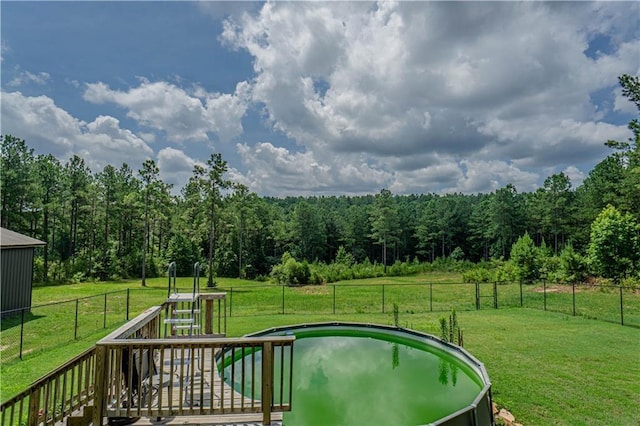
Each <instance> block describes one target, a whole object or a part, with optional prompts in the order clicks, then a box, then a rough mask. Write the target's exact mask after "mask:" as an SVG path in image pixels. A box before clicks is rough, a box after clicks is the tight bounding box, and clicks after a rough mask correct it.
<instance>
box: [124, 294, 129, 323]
mask: <svg viewBox="0 0 640 426" xmlns="http://www.w3.org/2000/svg"><path fill="white" fill-rule="evenodd" d="M125 320H126V321H129V289H127V317H126V318H125Z"/></svg>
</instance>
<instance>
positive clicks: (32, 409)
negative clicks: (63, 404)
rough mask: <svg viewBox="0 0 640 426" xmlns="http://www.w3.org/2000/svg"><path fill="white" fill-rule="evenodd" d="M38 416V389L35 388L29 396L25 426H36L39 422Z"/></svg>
mask: <svg viewBox="0 0 640 426" xmlns="http://www.w3.org/2000/svg"><path fill="white" fill-rule="evenodd" d="M39 416H40V387H35V388H33V389H32V390H31V394H30V395H29V417H28V420H27V425H29V426H36V425H37V424H38V423H40V422H39V419H38V417H39Z"/></svg>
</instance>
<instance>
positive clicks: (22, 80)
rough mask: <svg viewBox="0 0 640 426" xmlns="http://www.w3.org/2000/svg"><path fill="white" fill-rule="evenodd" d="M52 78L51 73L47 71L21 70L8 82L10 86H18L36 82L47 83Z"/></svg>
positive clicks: (39, 83)
mask: <svg viewBox="0 0 640 426" xmlns="http://www.w3.org/2000/svg"><path fill="white" fill-rule="evenodd" d="M50 80H51V75H49V73H46V72H39V73H35V74H34V73H32V72H30V71H21V72H19V73H18V75H16V76H15V77H14V78H13V79H11V81H9V82H8V83H7V86H9V87H18V86H22V85H24V84H29V83H34V84H37V85H40V86H42V85H44V84H47V82H49V81H50Z"/></svg>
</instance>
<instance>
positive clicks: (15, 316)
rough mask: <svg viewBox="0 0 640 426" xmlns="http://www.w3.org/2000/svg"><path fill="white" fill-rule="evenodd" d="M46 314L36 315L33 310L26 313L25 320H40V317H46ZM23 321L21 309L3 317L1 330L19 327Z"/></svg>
mask: <svg viewBox="0 0 640 426" xmlns="http://www.w3.org/2000/svg"><path fill="white" fill-rule="evenodd" d="M45 317H46V315H34V314H32V313H31V312H25V313H24V322H25V323H27V322H29V321H34V320H38V319H40V318H45ZM21 322H22V314H21V313H20V311H16V312H11V313H9V314H8V316H5V317H3V318H2V326H1V327H0V331H5V330H9V329H11V328H13V327H19V326H20V323H21Z"/></svg>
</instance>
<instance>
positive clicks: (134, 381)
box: [0, 304, 295, 426]
mask: <svg viewBox="0 0 640 426" xmlns="http://www.w3.org/2000/svg"><path fill="white" fill-rule="evenodd" d="M167 312H168V310H167V306H166V304H165V305H162V306H154V307H152V308H149V309H147V310H146V311H145V312H143V313H142V314H140V315H138V316H137V317H136V318H134V319H133V320H131V321H129V322H128V323H127V324H125V325H123V326H122V327H120V328H118V329H117V330H115V331H113V332H112V333H111V334H109V335H108V336H106V337H105V338H104V339H102V340H100V341H99V342H98V343H97V344H96V345H95V346H94V347H93V348H91V349H89V350H87V351H86V352H84V353H82V354H81V355H79V356H77V357H75V358H74V359H72V360H71V361H69V362H67V363H65V364H64V365H62V366H60V367H59V368H57V369H55V370H54V371H52V372H51V373H49V374H47V375H46V376H44V377H42V378H41V379H39V380H38V381H36V382H34V383H33V384H32V385H31V386H30V387H29V388H28V389H26V390H25V391H23V392H21V393H20V394H18V395H16V396H15V397H13V398H11V399H10V400H8V401H6V402H4V403H3V404H2V405H1V406H0V426H22V425H28V426H36V425H53V424H55V423H56V422H61V421H64V419H65V418H69V416H71V415H72V414H73V415H74V416H78V415H79V414H80V412H79V410H80V409H81V408H83V413H82V417H78V418H76V419H75V420H76V421H78V422H79V424H87V423H88V422H89V421H90V420H91V421H93V424H94V425H101V424H103V418H104V417H109V418H111V417H169V416H187V415H188V416H193V415H220V414H240V413H255V414H259V413H262V420H263V423H264V424H265V425H268V424H271V418H272V413H274V412H283V411H289V410H290V409H291V392H292V389H291V388H292V387H291V378H292V369H293V342H294V339H295V338H294V337H293V336H271V337H251V338H242V337H241V338H224V337H222V338H221V337H218V336H220V335H221V334H220V329H219V330H218V333H213V332H211V331H209V333H210V334H198V333H195V334H194V335H193V336H191V337H178V336H174V337H171V330H170V329H167V328H166V327H164V321H163V319H164V318H165V317H166V315H168V313H167ZM205 316H207V317H208V316H213V310H212V309H206V310H205ZM208 322H209V324H211V323H212V322H213V321H212V318H208ZM207 328H212V327H207ZM218 328H220V327H218ZM68 424H71V423H68Z"/></svg>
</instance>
